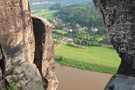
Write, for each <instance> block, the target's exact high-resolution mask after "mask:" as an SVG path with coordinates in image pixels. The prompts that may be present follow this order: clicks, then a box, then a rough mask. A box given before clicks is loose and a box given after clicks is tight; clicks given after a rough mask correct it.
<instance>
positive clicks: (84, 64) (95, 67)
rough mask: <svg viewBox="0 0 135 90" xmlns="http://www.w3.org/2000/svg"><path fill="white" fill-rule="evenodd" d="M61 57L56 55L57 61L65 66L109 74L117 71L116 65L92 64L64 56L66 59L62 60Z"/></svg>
mask: <svg viewBox="0 0 135 90" xmlns="http://www.w3.org/2000/svg"><path fill="white" fill-rule="evenodd" d="M59 58H60V56H55V61H56V62H57V63H59V64H62V65H64V66H70V67H74V68H78V69H82V70H87V71H95V72H101V73H108V74H115V73H116V72H117V68H114V67H108V66H103V65H97V64H91V63H87V62H83V61H76V60H72V59H66V58H64V60H62V61H61V60H59Z"/></svg>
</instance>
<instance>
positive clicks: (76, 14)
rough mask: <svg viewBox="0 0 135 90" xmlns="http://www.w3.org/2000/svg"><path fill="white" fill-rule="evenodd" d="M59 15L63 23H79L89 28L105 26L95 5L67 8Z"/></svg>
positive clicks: (77, 5) (76, 5)
mask: <svg viewBox="0 0 135 90" xmlns="http://www.w3.org/2000/svg"><path fill="white" fill-rule="evenodd" d="M59 14H60V18H61V19H62V20H63V21H66V22H70V23H71V24H76V23H79V24H81V25H82V26H87V27H92V26H93V27H102V26H103V25H102V21H101V19H100V16H99V14H98V12H97V11H96V10H95V7H94V5H93V3H86V4H75V5H70V6H66V7H63V8H62V9H60V12H59ZM74 26H75V25H74Z"/></svg>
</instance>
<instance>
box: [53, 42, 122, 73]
mask: <svg viewBox="0 0 135 90" xmlns="http://www.w3.org/2000/svg"><path fill="white" fill-rule="evenodd" d="M61 56H62V57H63V58H64V59H63V60H60V57H61ZM55 60H56V62H57V63H59V64H62V65H65V66H71V67H76V68H79V69H82V70H88V71H95V72H102V73H109V74H115V73H116V72H117V68H118V66H119V64H120V58H119V57H118V55H117V53H116V51H115V50H114V49H112V48H108V47H88V48H85V49H83V48H76V47H71V46H68V45H66V44H64V45H63V46H61V47H59V48H58V49H57V50H56V51H55Z"/></svg>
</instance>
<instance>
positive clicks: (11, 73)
mask: <svg viewBox="0 0 135 90" xmlns="http://www.w3.org/2000/svg"><path fill="white" fill-rule="evenodd" d="M0 14H1V15H0V37H1V38H0V43H1V46H2V48H3V51H4V53H5V62H6V63H5V80H6V81H7V82H8V83H12V85H13V86H15V88H19V89H20V90H43V89H44V90H56V88H57V79H56V76H55V73H54V66H55V65H54V64H55V62H54V50H53V49H54V47H53V37H52V31H51V25H50V24H49V23H48V22H47V21H45V20H44V19H41V18H38V17H32V16H31V12H30V7H29V4H28V0H1V1H0ZM0 56H2V53H1V52H0ZM0 59H1V57H0ZM0 64H1V63H0ZM2 65H4V64H3V63H2ZM2 65H1V67H2ZM2 70H3V69H2ZM3 88H5V83H4V80H3V79H2V72H1V70H0V89H3Z"/></svg>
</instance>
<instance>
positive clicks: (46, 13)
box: [32, 9, 58, 19]
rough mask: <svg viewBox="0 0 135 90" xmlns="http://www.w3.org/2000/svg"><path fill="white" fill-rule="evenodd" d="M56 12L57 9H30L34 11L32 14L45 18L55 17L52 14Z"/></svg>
mask: <svg viewBox="0 0 135 90" xmlns="http://www.w3.org/2000/svg"><path fill="white" fill-rule="evenodd" d="M57 12H58V10H47V9H46V10H45V11H44V12H40V11H39V12H38V11H32V13H34V14H33V15H35V16H38V17H42V18H45V19H48V18H51V19H53V18H55V17H56V16H55V15H54V14H55V13H57Z"/></svg>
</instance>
